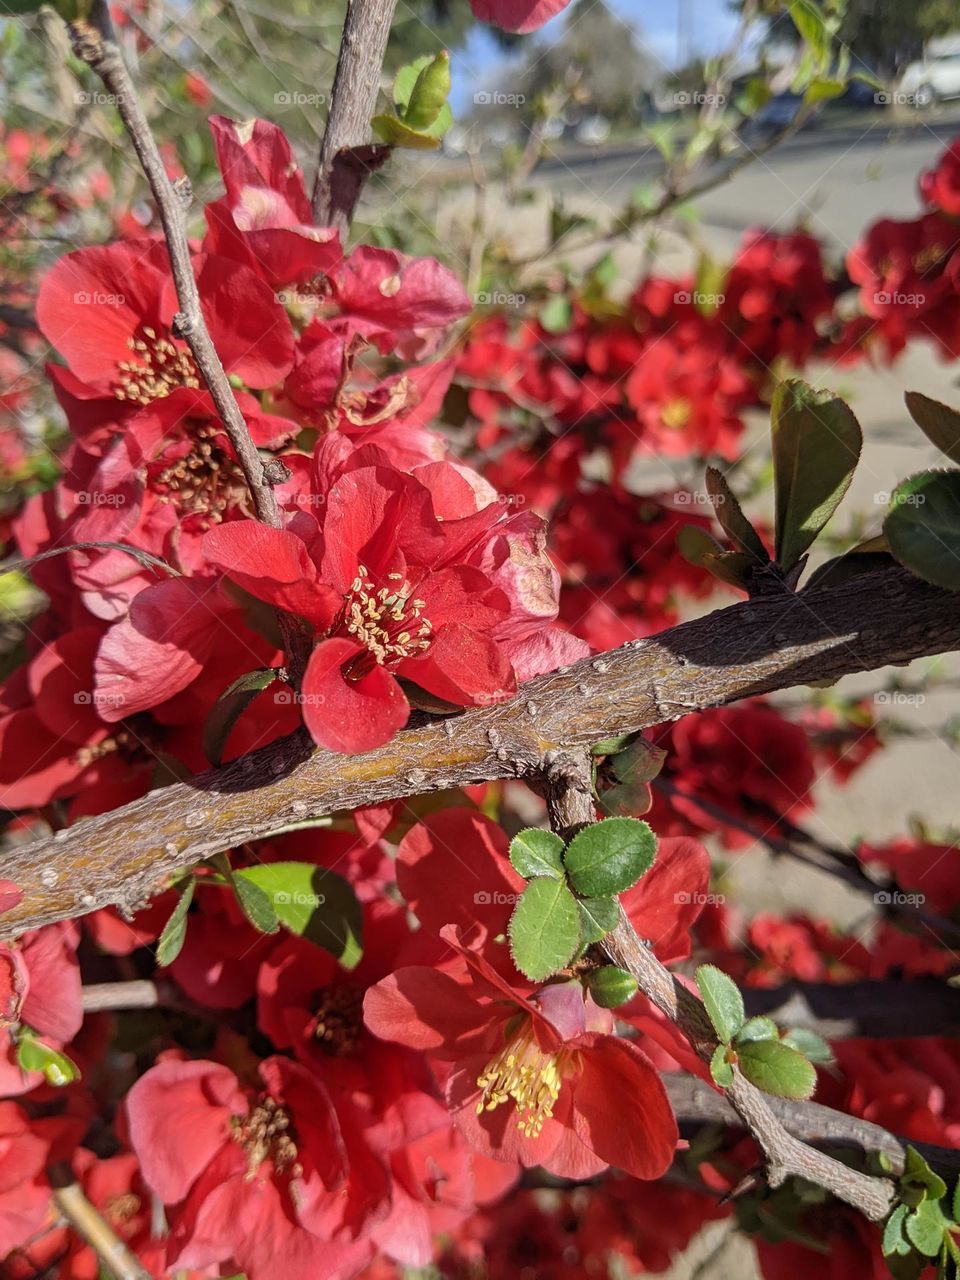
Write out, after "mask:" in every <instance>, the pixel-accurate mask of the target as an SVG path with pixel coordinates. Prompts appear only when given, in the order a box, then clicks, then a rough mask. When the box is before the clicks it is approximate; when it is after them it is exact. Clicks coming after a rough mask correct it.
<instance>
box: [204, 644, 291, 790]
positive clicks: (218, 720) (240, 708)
mask: <svg viewBox="0 0 960 1280" xmlns="http://www.w3.org/2000/svg"><path fill="white" fill-rule="evenodd" d="M277 675H278V673H277V672H276V671H274V670H273V668H272V667H263V668H261V669H260V670H258V671H248V672H246V674H245V675H242V676H239V677H238V678H237V679H236V680H234V682H233V684H231V685H230V686H229V687H228V688H226V689H224V691H223V693H221V695H220V697H219V698H218V699H217V701H216V702H215V703H214V705H213V708H212V709H211V711H210V714H209V715H208V716H207V721H206V724H205V725H204V726H203V754H204V755H205V756H206V757H207V759H208V760H209V761H210V763H211V764H212V765H213V766H214V767H218V766H219V765H220V762H221V758H222V756H223V748H224V747H225V746H226V742H227V738H229V736H230V731H231V729H232V728H233V726H234V725H235V724H236V723H237V720H238V719H239V718H240V716H241V715H242V714H243V712H244V711H245V710H246V708H247V707H248V706H249V705H250V703H251V702H252V701H253V700H254V698H255V697H256V696H257V695H258V694H259V693H262V692H263V690H264V689H266V688H268V687H269V686H270V685H271V684H273V682H274V681H275V680H276V679H277Z"/></svg>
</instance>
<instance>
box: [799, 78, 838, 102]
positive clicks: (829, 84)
mask: <svg viewBox="0 0 960 1280" xmlns="http://www.w3.org/2000/svg"><path fill="white" fill-rule="evenodd" d="M846 89H847V82H846V80H830V79H827V78H823V79H819V80H813V81H811V82H810V84H808V85H807V87H806V90H805V91H804V95H803V100H804V102H806V103H811V104H812V103H815V102H826V101H827V100H828V99H829V98H839V96H840V95H841V93H845V92H846Z"/></svg>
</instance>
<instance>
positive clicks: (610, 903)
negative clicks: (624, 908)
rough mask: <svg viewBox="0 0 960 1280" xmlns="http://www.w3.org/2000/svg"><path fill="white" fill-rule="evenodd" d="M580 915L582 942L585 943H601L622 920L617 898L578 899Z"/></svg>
mask: <svg viewBox="0 0 960 1280" xmlns="http://www.w3.org/2000/svg"><path fill="white" fill-rule="evenodd" d="M577 911H578V912H579V915H580V940H581V942H584V943H588V944H589V943H591V942H599V941H600V939H601V938H605V937H606V936H607V934H608V933H609V932H610V930H611V929H615V928H616V927H617V921H618V920H619V919H620V904H619V903H618V902H617V900H616V898H577Z"/></svg>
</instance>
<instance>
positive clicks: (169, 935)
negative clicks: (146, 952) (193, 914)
mask: <svg viewBox="0 0 960 1280" xmlns="http://www.w3.org/2000/svg"><path fill="white" fill-rule="evenodd" d="M196 885H197V882H196V880H195V879H194V877H193V876H192V875H191V876H190V877H189V878H188V880H187V882H186V884H185V885H184V886H183V889H182V890H181V893H180V897H179V898H178V899H177V905H176V906H175V907H174V908H173V910H172V911H171V913H170V919H169V920H168V921H167V923H166V924H165V925H164V926H163V932H162V933H161V934H160V937H159V939H158V941H157V950H156V957H157V964H158V965H160V967H161V968H163V967H164V966H165V965H168V964H173V962H174V960H176V958H177V956H178V955H179V954H180V951H181V949H182V948H183V943H184V940H185V939H186V936H187V912H188V910H189V909H190V903H191V902H192V901H193V891H194V889H195V888H196Z"/></svg>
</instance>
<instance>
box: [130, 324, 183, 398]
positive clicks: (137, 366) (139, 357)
mask: <svg viewBox="0 0 960 1280" xmlns="http://www.w3.org/2000/svg"><path fill="white" fill-rule="evenodd" d="M140 332H141V334H142V335H143V336H142V337H139V338H128V339H127V346H128V347H129V348H130V350H131V351H132V352H133V353H134V357H133V359H131V360H121V361H120V363H119V364H118V365H117V369H118V371H119V374H120V377H119V378H118V380H117V383H116V385H115V387H114V389H113V394H114V397H115V398H116V399H117V400H130V401H132V402H133V403H134V404H141V405H146V404H150V403H151V401H153V400H162V399H163V397H164V396H168V395H169V394H170V392H171V391H177V390H179V388H180V387H192V388H193V389H194V390H198V389H199V387H200V374H199V372H198V370H197V366H196V365H195V364H194V362H193V356H192V355H191V354H190V352H189V351H182V350H181V349H180V348H179V347H176V346H174V344H173V343H172V342H171V341H170V339H169V338H161V337H160V335H159V334H158V333H157V331H156V330H155V329H150V328H148V327H144V328H143V329H141V331H140Z"/></svg>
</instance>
